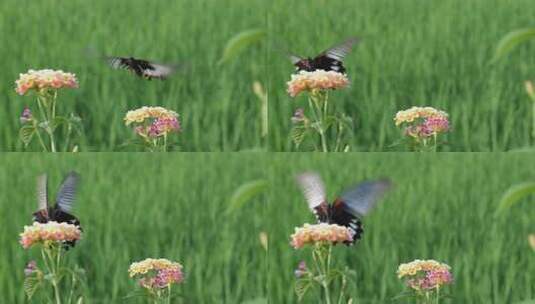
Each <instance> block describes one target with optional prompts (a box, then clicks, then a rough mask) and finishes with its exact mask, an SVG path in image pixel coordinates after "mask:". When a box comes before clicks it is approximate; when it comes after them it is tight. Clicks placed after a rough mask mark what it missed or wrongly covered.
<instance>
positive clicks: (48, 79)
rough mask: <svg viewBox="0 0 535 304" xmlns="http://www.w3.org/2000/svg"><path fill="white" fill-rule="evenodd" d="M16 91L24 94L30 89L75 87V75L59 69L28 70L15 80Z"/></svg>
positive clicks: (76, 82)
mask: <svg viewBox="0 0 535 304" xmlns="http://www.w3.org/2000/svg"><path fill="white" fill-rule="evenodd" d="M15 84H16V89H15V91H17V93H18V94H19V95H24V94H26V92H28V91H29V90H31V89H34V90H36V91H38V92H42V91H46V90H49V89H53V90H57V89H61V88H77V87H78V81H77V80H76V75H74V74H72V73H65V72H63V71H61V70H58V71H55V70H50V69H45V70H38V71H35V70H29V71H28V72H27V73H26V74H20V76H19V79H18V80H17V81H15Z"/></svg>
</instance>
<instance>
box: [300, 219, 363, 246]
mask: <svg viewBox="0 0 535 304" xmlns="http://www.w3.org/2000/svg"><path fill="white" fill-rule="evenodd" d="M354 234H355V233H354V231H353V230H351V229H349V228H346V227H344V226H340V225H336V224H327V223H319V224H316V225H310V224H305V225H304V226H303V227H298V228H295V233H294V234H292V235H291V237H290V238H291V245H292V246H293V247H294V248H295V249H299V248H301V247H303V246H305V245H307V244H316V243H332V244H337V243H343V242H351V241H352V240H353V236H354Z"/></svg>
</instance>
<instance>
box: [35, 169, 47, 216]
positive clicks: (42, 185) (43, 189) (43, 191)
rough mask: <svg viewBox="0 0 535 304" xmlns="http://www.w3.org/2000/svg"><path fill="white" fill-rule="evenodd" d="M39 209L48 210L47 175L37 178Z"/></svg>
mask: <svg viewBox="0 0 535 304" xmlns="http://www.w3.org/2000/svg"><path fill="white" fill-rule="evenodd" d="M37 208H39V210H48V183H47V177H46V174H42V175H39V176H38V177H37Z"/></svg>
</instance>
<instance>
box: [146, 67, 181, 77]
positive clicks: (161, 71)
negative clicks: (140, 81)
mask: <svg viewBox="0 0 535 304" xmlns="http://www.w3.org/2000/svg"><path fill="white" fill-rule="evenodd" d="M149 65H150V67H151V68H146V69H144V70H143V76H145V77H149V78H160V79H165V78H167V77H169V75H171V74H173V72H174V71H175V69H174V68H173V67H171V66H168V65H163V64H157V63H149Z"/></svg>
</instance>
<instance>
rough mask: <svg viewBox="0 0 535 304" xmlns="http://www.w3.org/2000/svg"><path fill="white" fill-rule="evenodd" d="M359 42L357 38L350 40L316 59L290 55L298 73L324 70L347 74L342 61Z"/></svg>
mask: <svg viewBox="0 0 535 304" xmlns="http://www.w3.org/2000/svg"><path fill="white" fill-rule="evenodd" d="M357 42H358V39H357V38H350V39H348V40H346V41H344V42H343V43H341V44H338V45H335V46H333V47H331V48H329V49H327V50H326V51H324V52H322V53H321V54H319V55H318V56H316V57H314V58H311V57H308V58H305V57H301V56H297V55H293V54H290V59H291V61H292V64H293V65H295V67H296V70H297V71H307V72H313V71H316V70H324V71H335V72H339V73H342V74H345V72H346V69H345V67H344V65H343V63H342V61H343V60H344V58H345V57H346V56H347V54H349V53H350V52H351V50H352V49H353V45H354V44H355V43H357Z"/></svg>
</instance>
